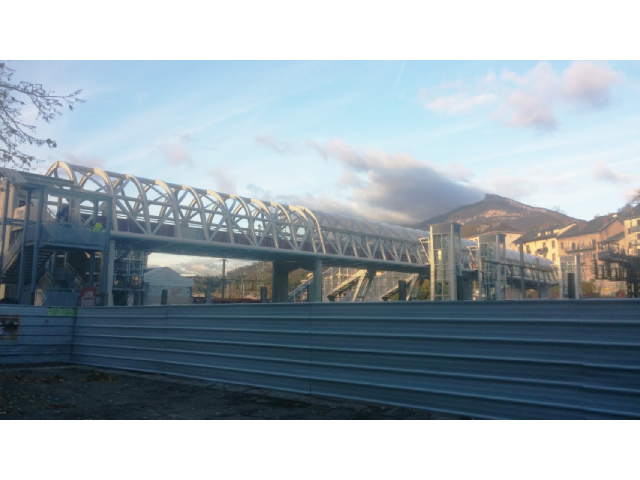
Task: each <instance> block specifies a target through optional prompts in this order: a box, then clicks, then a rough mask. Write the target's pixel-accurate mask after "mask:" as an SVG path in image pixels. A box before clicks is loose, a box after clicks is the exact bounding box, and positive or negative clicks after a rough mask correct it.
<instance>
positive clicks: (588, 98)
mask: <svg viewBox="0 0 640 480" xmlns="http://www.w3.org/2000/svg"><path fill="white" fill-rule="evenodd" d="M623 81H624V75H623V74H621V73H618V72H614V71H613V70H610V69H609V68H607V67H606V65H603V64H595V63H592V62H574V63H573V64H571V65H570V66H569V67H568V68H567V69H566V70H565V71H564V72H563V74H562V96H563V98H564V99H565V100H567V101H569V102H572V103H574V104H576V105H577V106H583V107H590V108H602V107H605V106H606V105H608V104H609V102H610V101H611V98H610V97H611V88H612V87H613V86H614V85H615V84H618V83H622V82H623Z"/></svg>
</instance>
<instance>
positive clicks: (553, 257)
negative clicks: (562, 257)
mask: <svg viewBox="0 0 640 480" xmlns="http://www.w3.org/2000/svg"><path fill="white" fill-rule="evenodd" d="M551 260H553V261H554V262H555V261H556V254H555V253H552V254H551Z"/></svg>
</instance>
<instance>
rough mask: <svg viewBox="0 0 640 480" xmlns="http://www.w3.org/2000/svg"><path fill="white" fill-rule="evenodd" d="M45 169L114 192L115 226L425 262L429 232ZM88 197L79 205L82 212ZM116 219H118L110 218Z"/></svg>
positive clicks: (69, 169) (106, 175) (89, 172)
mask: <svg viewBox="0 0 640 480" xmlns="http://www.w3.org/2000/svg"><path fill="white" fill-rule="evenodd" d="M47 176H52V177H57V178H62V179H68V180H71V181H73V182H74V184H76V185H78V186H80V187H82V188H83V189H85V190H88V191H93V192H100V193H105V194H107V195H109V196H111V197H112V198H113V205H112V208H113V211H112V212H111V218H113V219H114V221H113V222H112V231H113V232H130V233H131V232H132V233H138V234H141V235H152V236H165V237H174V238H177V239H181V238H185V239H189V240H201V241H203V242H217V243H223V244H238V245H246V246H252V247H256V248H270V249H274V248H275V249H281V250H290V251H300V252H314V253H320V254H329V255H337V256H342V257H357V258H367V259H377V260H381V261H390V262H402V263H412V264H422V265H424V264H425V263H426V256H425V254H424V251H423V250H422V246H421V244H420V240H419V239H420V238H421V237H425V236H428V235H429V234H428V232H424V231H421V230H415V229H411V228H403V227H398V226H394V225H388V224H384V223H379V222H373V221H368V220H363V219H357V218H353V217H347V216H344V215H337V214H330V213H324V212H320V211H315V210H310V209H308V208H306V207H302V206H294V205H282V204H279V203H277V202H266V201H261V200H258V199H255V198H245V197H239V196H237V195H233V194H226V193H218V192H215V191H213V190H208V189H207V190H203V189H198V188H192V187H189V186H187V185H178V184H173V183H165V182H163V181H161V180H149V179H146V178H140V177H134V176H133V175H129V174H121V173H114V172H107V171H105V170H102V169H101V168H95V167H94V168H91V167H84V166H79V165H71V164H68V163H65V162H56V163H55V164H54V165H52V166H51V168H49V171H48V172H47ZM92 208H93V206H92V205H88V204H87V205H80V211H81V213H83V212H84V215H83V218H86V219H87V221H88V218H89V217H90V213H91V209H92ZM115 219H117V220H115Z"/></svg>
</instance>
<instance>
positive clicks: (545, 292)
mask: <svg viewBox="0 0 640 480" xmlns="http://www.w3.org/2000/svg"><path fill="white" fill-rule="evenodd" d="M538 298H539V299H542V300H544V299H549V298H551V286H550V285H540V287H539V290H538Z"/></svg>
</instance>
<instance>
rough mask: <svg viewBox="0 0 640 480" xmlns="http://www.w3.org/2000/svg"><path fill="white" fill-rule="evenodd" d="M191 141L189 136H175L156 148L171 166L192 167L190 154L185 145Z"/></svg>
mask: <svg viewBox="0 0 640 480" xmlns="http://www.w3.org/2000/svg"><path fill="white" fill-rule="evenodd" d="M189 140H191V136H190V135H189V134H184V135H176V136H175V137H174V138H173V139H171V140H170V141H169V142H167V143H164V144H161V145H159V146H158V149H159V150H160V153H162V155H164V157H165V158H166V159H167V160H168V161H169V164H170V165H171V166H174V167H177V166H179V165H187V166H192V165H193V159H192V158H191V153H190V152H189V151H188V150H187V148H186V145H185V144H186V143H187V142H188V141H189Z"/></svg>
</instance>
